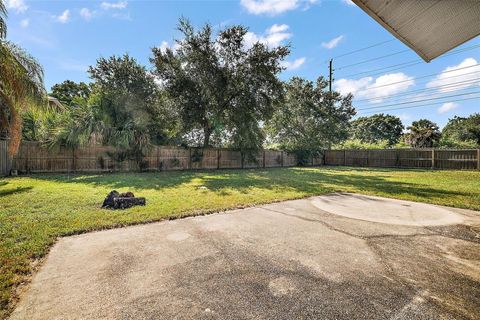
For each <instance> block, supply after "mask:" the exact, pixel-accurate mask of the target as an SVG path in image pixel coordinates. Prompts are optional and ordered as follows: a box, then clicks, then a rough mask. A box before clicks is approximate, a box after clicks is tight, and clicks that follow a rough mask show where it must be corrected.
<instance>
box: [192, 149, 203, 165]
mask: <svg viewBox="0 0 480 320" xmlns="http://www.w3.org/2000/svg"><path fill="white" fill-rule="evenodd" d="M191 159H192V162H201V161H202V159H203V150H202V149H199V148H194V149H193V152H192V156H191Z"/></svg>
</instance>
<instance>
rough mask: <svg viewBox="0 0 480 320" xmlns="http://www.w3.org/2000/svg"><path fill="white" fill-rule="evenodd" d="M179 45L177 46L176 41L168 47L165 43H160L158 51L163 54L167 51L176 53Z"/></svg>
mask: <svg viewBox="0 0 480 320" xmlns="http://www.w3.org/2000/svg"><path fill="white" fill-rule="evenodd" d="M179 47H180V45H179V44H178V42H177V41H175V42H174V43H173V44H172V45H170V44H169V43H168V42H167V41H162V43H161V44H160V51H162V52H163V53H165V51H167V49H171V50H172V51H173V52H175V51H177V50H178V48H179Z"/></svg>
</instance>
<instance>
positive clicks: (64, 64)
mask: <svg viewBox="0 0 480 320" xmlns="http://www.w3.org/2000/svg"><path fill="white" fill-rule="evenodd" d="M59 64H60V68H62V70H65V71H77V72H86V71H87V70H88V65H86V64H84V63H81V62H78V61H75V60H66V61H61V62H60V63H59Z"/></svg>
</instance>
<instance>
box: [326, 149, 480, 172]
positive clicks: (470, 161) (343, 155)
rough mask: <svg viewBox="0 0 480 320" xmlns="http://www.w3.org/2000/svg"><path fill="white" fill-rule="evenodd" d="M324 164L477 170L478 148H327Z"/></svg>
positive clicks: (479, 164) (478, 163)
mask: <svg viewBox="0 0 480 320" xmlns="http://www.w3.org/2000/svg"><path fill="white" fill-rule="evenodd" d="M325 164H327V165H337V166H354V167H380V168H425V169H457V170H480V149H469V150H457V149H455V150H453V149H452V150H446V149H387V150H329V151H326V152H325Z"/></svg>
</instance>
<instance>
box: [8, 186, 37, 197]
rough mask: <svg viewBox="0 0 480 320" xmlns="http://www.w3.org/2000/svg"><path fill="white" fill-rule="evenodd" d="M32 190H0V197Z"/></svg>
mask: <svg viewBox="0 0 480 320" xmlns="http://www.w3.org/2000/svg"><path fill="white" fill-rule="evenodd" d="M32 189H33V187H18V188H15V189H7V190H0V197H6V196H10V195H12V194H17V193H23V192H27V191H29V190H32Z"/></svg>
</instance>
